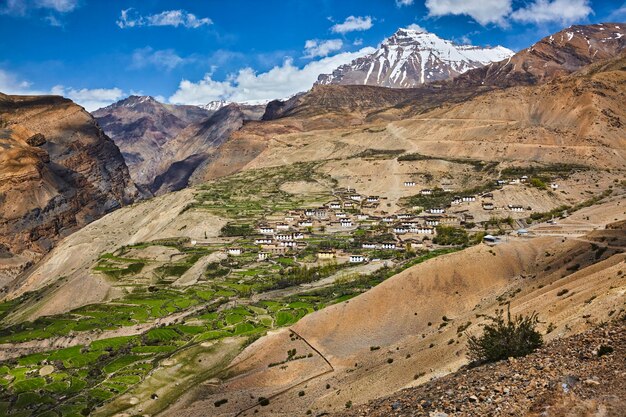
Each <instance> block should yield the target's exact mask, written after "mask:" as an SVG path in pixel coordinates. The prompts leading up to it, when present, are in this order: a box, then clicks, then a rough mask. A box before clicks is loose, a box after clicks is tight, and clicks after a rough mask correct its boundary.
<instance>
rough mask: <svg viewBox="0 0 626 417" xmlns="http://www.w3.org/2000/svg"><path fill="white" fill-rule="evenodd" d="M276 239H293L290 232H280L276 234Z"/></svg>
mask: <svg viewBox="0 0 626 417" xmlns="http://www.w3.org/2000/svg"><path fill="white" fill-rule="evenodd" d="M275 237H276V240H280V241H283V242H284V241H286V240H292V239H293V235H292V234H280V235H276V236H275Z"/></svg>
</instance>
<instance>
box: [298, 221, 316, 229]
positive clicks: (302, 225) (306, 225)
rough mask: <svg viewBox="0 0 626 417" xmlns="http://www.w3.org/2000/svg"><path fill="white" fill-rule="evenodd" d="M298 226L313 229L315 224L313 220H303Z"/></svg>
mask: <svg viewBox="0 0 626 417" xmlns="http://www.w3.org/2000/svg"><path fill="white" fill-rule="evenodd" d="M298 226H300V227H313V222H312V221H311V220H302V221H300V222H298Z"/></svg>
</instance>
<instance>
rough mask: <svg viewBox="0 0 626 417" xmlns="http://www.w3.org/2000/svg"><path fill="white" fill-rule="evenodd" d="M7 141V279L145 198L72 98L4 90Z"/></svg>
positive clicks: (1, 223)
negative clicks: (65, 240)
mask: <svg viewBox="0 0 626 417" xmlns="http://www.w3.org/2000/svg"><path fill="white" fill-rule="evenodd" d="M0 146H1V147H2V152H1V153H0V180H1V181H0V254H3V256H2V258H3V259H2V260H1V261H2V262H1V263H2V265H3V268H2V270H1V271H0V279H1V278H2V277H3V274H5V275H13V274H15V273H17V272H19V270H20V269H21V268H24V267H25V266H27V265H28V264H29V263H30V262H32V261H33V260H36V259H38V258H39V257H41V256H42V255H43V254H45V253H46V252H47V251H48V250H50V248H51V247H52V246H53V245H54V243H55V242H56V241H57V240H58V239H59V238H61V237H63V236H65V235H67V234H69V233H71V232H73V231H75V230H77V229H78V228H80V227H82V226H84V225H85V224H87V223H89V222H91V221H93V220H95V219H97V218H99V217H101V216H102V215H104V214H106V213H108V212H110V211H112V210H114V209H116V208H118V207H120V206H123V205H125V204H128V203H130V202H132V201H133V200H134V199H136V198H137V197H138V191H137V189H136V188H135V186H134V184H133V182H132V181H131V179H130V175H129V173H128V168H127V167H126V164H125V163H124V159H123V158H122V155H121V153H120V151H119V149H118V148H117V146H115V144H114V143H113V141H112V140H111V139H109V138H108V137H107V136H106V135H105V134H104V132H103V131H102V130H101V129H100V127H99V126H98V124H97V123H96V121H95V120H94V119H93V118H92V117H91V115H90V114H89V113H87V112H86V111H85V110H84V109H83V108H82V107H80V106H78V105H76V104H74V103H73V102H72V101H70V100H68V99H64V98H62V97H56V96H37V97H30V96H7V95H3V94H0ZM16 256H17V257H16ZM0 283H1V282H0Z"/></svg>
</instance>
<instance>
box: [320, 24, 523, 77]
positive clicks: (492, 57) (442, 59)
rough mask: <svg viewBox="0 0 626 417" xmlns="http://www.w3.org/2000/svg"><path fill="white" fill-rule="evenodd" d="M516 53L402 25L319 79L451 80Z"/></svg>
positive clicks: (503, 48) (500, 47) (499, 47)
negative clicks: (373, 47)
mask: <svg viewBox="0 0 626 417" xmlns="http://www.w3.org/2000/svg"><path fill="white" fill-rule="evenodd" d="M512 55H513V51H511V50H510V49H507V48H505V47H502V46H496V47H494V48H490V47H480V46H472V45H457V44H455V43H453V42H451V41H448V40H445V39H441V38H440V37H439V36H437V35H435V34H434V33H428V32H424V31H421V30H415V29H399V30H398V31H397V32H396V33H394V34H393V36H391V37H390V38H388V39H386V40H385V41H384V42H383V43H382V44H381V46H380V48H379V49H378V50H377V51H376V52H374V53H372V54H370V55H366V56H364V57H361V58H357V59H355V60H354V61H352V62H351V63H349V64H346V65H342V66H340V67H339V68H337V69H336V70H335V71H333V73H332V74H322V75H320V76H319V78H318V80H317V83H318V84H344V85H346V84H359V85H375V86H381V87H392V88H410V87H415V86H418V85H420V84H425V83H429V82H433V81H441V80H448V79H451V78H454V77H456V76H457V75H459V74H462V73H464V72H466V71H468V70H471V69H474V68H480V67H482V66H484V65H487V64H490V63H492V62H497V61H501V60H503V59H506V58H509V57H511V56H512Z"/></svg>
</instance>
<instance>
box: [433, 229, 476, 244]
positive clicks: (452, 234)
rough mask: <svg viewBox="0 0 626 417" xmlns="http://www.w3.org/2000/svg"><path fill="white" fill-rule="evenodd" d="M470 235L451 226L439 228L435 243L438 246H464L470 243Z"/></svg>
mask: <svg viewBox="0 0 626 417" xmlns="http://www.w3.org/2000/svg"><path fill="white" fill-rule="evenodd" d="M469 241H470V240H469V235H468V234H467V231H466V230H465V229H461V228H459V227H450V226H437V236H435V238H434V239H433V242H434V243H436V244H438V245H455V246H463V245H467V244H468V243H469Z"/></svg>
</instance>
